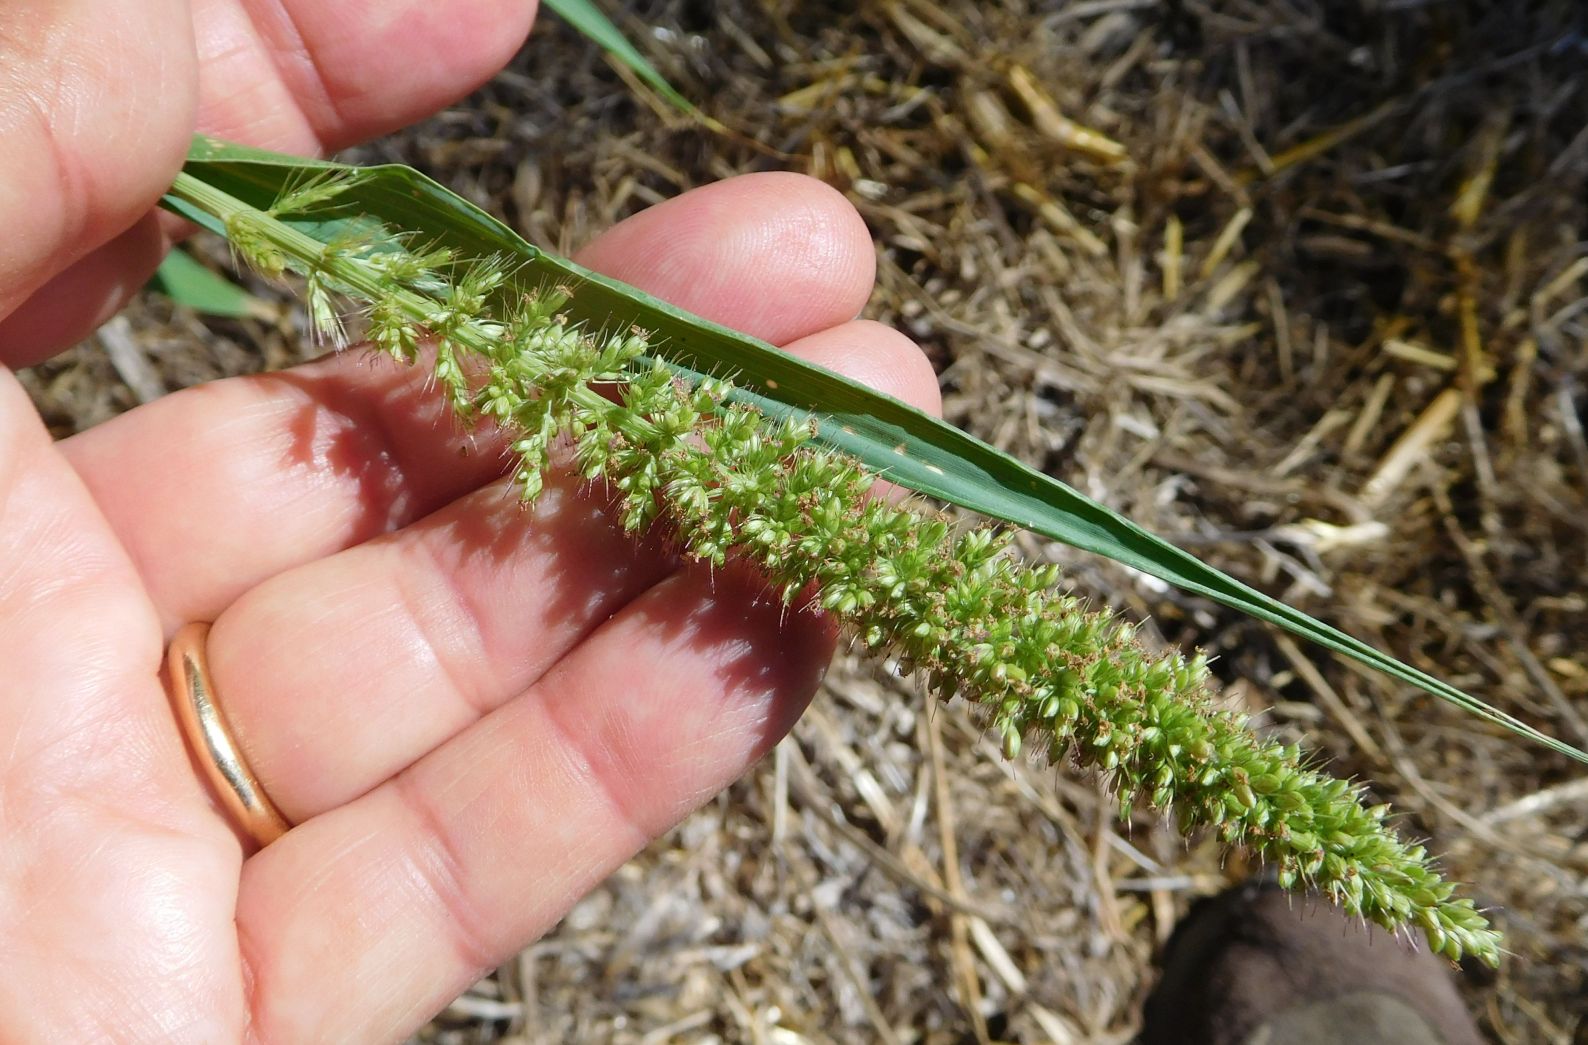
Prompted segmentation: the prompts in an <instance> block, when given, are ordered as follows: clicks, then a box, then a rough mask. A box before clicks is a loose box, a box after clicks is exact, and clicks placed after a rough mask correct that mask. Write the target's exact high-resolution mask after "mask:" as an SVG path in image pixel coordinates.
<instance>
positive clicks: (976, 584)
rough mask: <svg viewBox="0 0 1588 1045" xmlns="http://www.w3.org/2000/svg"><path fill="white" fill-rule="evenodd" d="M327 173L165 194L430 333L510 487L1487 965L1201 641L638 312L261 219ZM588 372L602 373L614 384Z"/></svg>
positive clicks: (444, 385) (1287, 880)
mask: <svg viewBox="0 0 1588 1045" xmlns="http://www.w3.org/2000/svg"><path fill="white" fill-rule="evenodd" d="M336 194H337V183H336V180H335V177H334V176H332V177H330V178H328V179H321V180H319V181H316V182H312V183H309V184H307V185H305V186H302V187H300V188H299V189H298V190H295V191H293V192H289V193H287V194H286V195H285V196H283V198H282V199H281V200H280V201H278V203H277V205H276V206H275V207H274V208H271V209H270V210H260V209H257V208H254V207H251V206H249V205H247V204H245V203H243V202H241V201H239V200H237V199H235V198H233V197H231V196H228V195H227V194H226V193H224V192H222V191H220V190H218V189H215V188H213V187H211V186H208V185H206V184H204V183H203V182H200V181H197V180H195V179H192V178H187V177H186V176H184V180H179V181H178V183H177V185H176V187H175V188H174V189H173V195H174V196H176V197H177V198H179V199H181V200H182V201H184V202H185V203H186V204H187V205H188V206H190V207H194V208H197V209H199V210H201V211H203V212H205V213H207V214H209V215H212V216H213V217H214V218H216V219H217V221H218V222H219V223H221V224H223V225H224V228H225V230H226V234H227V236H228V238H229V239H230V240H231V242H232V244H233V245H234V247H235V248H236V250H237V251H238V253H239V254H240V255H241V256H242V257H244V258H245V259H246V260H248V261H249V262H250V263H251V264H252V265H254V266H255V267H256V268H258V269H260V270H261V271H263V272H266V273H268V274H272V275H279V274H281V273H283V272H285V271H292V272H295V273H297V274H298V275H300V276H302V277H303V278H304V279H305V280H306V286H307V291H306V297H307V298H308V302H309V305H310V308H309V312H310V315H311V317H312V318H313V319H314V321H315V322H316V323H317V324H318V325H319V326H320V327H321V329H322V331H323V332H324V333H327V334H329V335H330V336H333V337H336V336H339V335H340V331H341V326H340V318H339V316H338V314H337V312H336V311H335V310H334V309H333V308H332V307H331V305H330V304H329V301H330V300H331V295H336V296H339V297H343V298H347V299H351V300H352V301H354V302H357V303H359V305H360V306H361V307H362V309H363V311H364V313H365V315H366V316H367V326H368V332H367V333H368V337H369V339H370V340H371V342H372V343H373V344H374V345H376V346H377V347H378V348H379V349H380V350H382V351H384V352H386V353H388V354H390V355H392V356H394V357H396V358H398V359H400V360H403V361H404V362H408V363H414V362H416V361H417V360H419V359H420V358H421V353H420V351H419V348H420V346H421V345H422V344H432V345H433V346H434V370H435V378H436V385H437V387H438V390H439V391H440V392H442V393H444V394H445V395H447V396H448V397H449V399H450V401H451V403H452V406H453V409H454V411H455V412H456V413H457V414H458V415H459V416H460V417H461V418H463V419H465V420H468V421H474V420H478V419H489V420H490V421H493V422H495V423H496V424H498V425H499V426H501V427H502V428H503V429H504V430H506V431H508V432H509V433H511V434H512V438H513V442H512V453H513V454H514V455H515V457H516V459H517V465H516V468H515V470H514V479H515V481H516V483H517V485H518V487H519V490H520V493H521V496H522V497H523V498H524V499H525V500H526V501H533V500H534V499H535V497H536V495H537V494H538V493H539V491H540V489H541V485H542V481H543V479H542V477H543V475H544V474H545V472H546V470H547V469H548V468H549V467H551V455H552V454H553V451H554V450H555V449H556V448H557V447H559V446H562V445H567V446H569V447H571V450H572V455H573V461H574V462H575V467H577V469H578V470H579V472H580V473H581V474H582V475H583V476H584V477H585V478H586V479H588V480H591V481H593V482H601V483H604V484H605V486H606V488H608V489H609V490H611V491H612V493H613V495H614V496H615V497H616V498H617V499H618V502H619V505H620V509H621V518H622V520H623V524H624V525H625V526H626V527H627V528H628V529H630V530H632V531H635V532H640V531H645V530H648V529H650V528H651V527H653V526H658V525H661V526H666V527H668V528H669V531H670V532H671V534H672V535H673V537H674V539H675V541H676V542H677V544H678V546H679V547H680V548H681V549H682V550H683V551H684V552H686V553H687V554H688V555H689V556H691V557H692V558H694V559H696V560H699V561H702V562H706V563H712V564H719V565H720V564H723V563H725V562H727V561H728V559H729V558H742V559H744V560H747V561H749V562H751V563H753V564H754V565H755V566H756V567H757V568H758V569H759V570H760V571H761V572H762V573H763V574H764V575H765V576H766V577H767V578H768V579H769V580H770V582H771V583H772V584H773V585H774V586H775V588H776V589H777V590H778V591H779V592H781V593H782V596H783V598H784V599H785V600H786V601H787V602H789V603H790V604H792V603H794V602H795V601H796V600H802V599H805V598H809V599H810V600H812V601H813V602H814V603H815V604H816V605H818V606H819V607H820V608H821V609H823V610H825V611H827V612H828V613H830V614H832V615H833V616H834V617H835V618H836V619H837V620H839V621H840V622H842V623H843V624H844V625H845V627H846V628H847V629H849V631H850V632H851V633H852V634H853V635H854V636H856V638H857V639H858V640H859V641H860V642H862V643H864V644H865V645H866V646H867V647H868V648H869V649H871V650H873V651H875V652H877V653H879V654H891V655H894V656H897V657H898V658H899V661H900V662H901V663H902V664H903V665H904V666H905V667H906V668H908V669H909V670H912V671H914V672H916V673H918V674H919V676H920V677H921V678H922V679H923V680H924V682H925V684H926V686H927V687H928V688H929V689H930V690H931V691H932V692H933V693H934V694H936V695H937V696H939V697H942V698H944V699H947V698H949V697H951V696H955V695H959V696H963V697H964V698H966V699H967V700H969V701H971V702H973V703H974V704H975V705H976V706H977V707H978V708H979V709H980V710H981V712H982V713H983V715H984V720H985V722H986V725H987V728H988V729H990V730H991V731H993V732H994V733H996V734H997V735H998V736H999V737H1000V738H1001V740H1002V743H1003V749H1004V751H1005V753H1006V754H1007V755H1008V756H1009V757H1015V756H1016V755H1018V754H1019V753H1020V752H1021V751H1022V750H1025V749H1028V748H1029V749H1035V750H1039V751H1040V752H1042V753H1043V754H1044V755H1046V756H1047V757H1049V758H1051V759H1053V760H1055V761H1059V760H1063V759H1065V758H1067V757H1070V756H1073V757H1074V758H1076V759H1077V760H1078V761H1079V762H1081V763H1083V764H1085V765H1087V766H1089V767H1092V768H1094V769H1095V770H1097V771H1099V772H1100V773H1101V774H1102V775H1103V779H1105V780H1106V781H1107V782H1108V783H1109V785H1110V787H1111V788H1112V789H1113V791H1114V792H1115V793H1116V795H1117V796H1118V798H1119V799H1120V800H1121V801H1122V802H1129V801H1137V800H1139V801H1145V802H1148V803H1150V804H1151V805H1153V806H1154V807H1157V808H1160V809H1166V810H1170V811H1172V813H1173V814H1174V815H1175V817H1176V818H1177V820H1178V821H1179V823H1180V825H1181V826H1182V828H1184V829H1190V828H1193V827H1198V826H1201V827H1207V828H1211V829H1212V830H1214V831H1216V832H1217V833H1218V835H1219V837H1220V838H1221V839H1222V840H1223V841H1224V842H1226V843H1228V844H1230V845H1241V846H1246V847H1248V848H1250V849H1251V850H1253V851H1255V852H1256V853H1258V854H1260V855H1261V856H1263V857H1264V858H1265V859H1267V860H1269V861H1271V862H1272V863H1273V864H1275V865H1276V867H1277V870H1278V875H1279V878H1280V881H1281V882H1282V883H1283V884H1285V885H1287V886H1291V887H1300V886H1311V887H1315V888H1317V889H1319V890H1321V891H1322V892H1324V893H1325V894H1326V895H1328V896H1329V897H1331V898H1332V899H1333V900H1334V901H1335V902H1336V903H1338V904H1339V905H1340V906H1341V907H1343V908H1344V909H1345V910H1347V911H1349V912H1352V913H1354V914H1359V915H1361V916H1363V917H1365V918H1369V919H1371V920H1373V921H1375V922H1377V923H1379V924H1381V925H1383V926H1386V927H1388V928H1391V929H1402V928H1412V927H1415V928H1417V929H1420V930H1421V931H1422V932H1423V933H1424V934H1425V935H1426V936H1427V938H1428V940H1429V942H1430V943H1431V945H1432V946H1433V947H1434V948H1435V949H1437V950H1438V951H1440V952H1441V953H1443V954H1445V955H1446V956H1448V957H1450V958H1452V959H1456V958H1460V957H1462V956H1463V955H1468V954H1470V955H1474V956H1476V957H1478V958H1481V959H1483V960H1485V961H1487V962H1489V963H1491V964H1493V963H1495V962H1497V960H1498V955H1499V934H1498V933H1497V932H1496V931H1495V930H1494V929H1492V928H1491V927H1490V926H1489V924H1488V922H1487V920H1486V919H1485V918H1484V916H1483V915H1482V914H1481V913H1479V912H1478V911H1477V910H1476V909H1475V907H1474V906H1473V904H1472V901H1471V900H1469V899H1465V898H1460V897H1457V896H1456V895H1455V890H1454V888H1453V887H1452V886H1451V885H1450V884H1449V883H1447V882H1445V881H1444V880H1442V879H1441V877H1440V876H1439V874H1438V873H1437V871H1435V870H1434V869H1433V867H1432V866H1431V865H1430V862H1429V860H1428V857H1427V854H1426V853H1425V852H1424V850H1423V848H1422V847H1421V846H1418V845H1413V844H1409V843H1407V842H1405V841H1403V840H1402V839H1400V838H1399V837H1397V835H1396V834H1395V833H1394V832H1393V831H1392V830H1390V828H1389V827H1388V826H1387V825H1386V823H1385V816H1386V814H1387V812H1388V810H1387V808H1386V807H1384V806H1377V807H1373V808H1368V807H1366V806H1365V805H1364V804H1363V802H1362V798H1363V795H1362V792H1361V789H1360V788H1359V787H1356V786H1354V785H1351V784H1348V783H1346V782H1344V781H1341V780H1338V779H1334V778H1332V777H1330V776H1328V775H1326V774H1323V773H1321V772H1319V771H1317V770H1315V769H1313V768H1311V767H1309V766H1308V765H1307V764H1306V762H1305V760H1304V759H1303V757H1302V755H1301V753H1300V752H1299V751H1298V750H1297V749H1296V748H1295V747H1294V746H1287V745H1281V744H1278V743H1274V742H1271V741H1267V740H1263V739H1261V738H1259V737H1258V736H1256V735H1254V734H1253V732H1252V731H1251V730H1250V729H1248V728H1247V724H1246V721H1245V719H1244V717H1243V716H1240V715H1236V714H1233V713H1231V712H1228V711H1225V710H1221V709H1219V708H1218V707H1216V706H1215V704H1214V702H1213V699H1212V694H1211V691H1210V689H1209V684H1208V673H1207V670H1206V664H1205V661H1204V659H1203V658H1202V657H1201V656H1195V657H1191V658H1189V659H1188V658H1185V657H1182V656H1181V655H1179V654H1176V653H1170V654H1166V655H1165V654H1155V653H1151V652H1148V651H1147V650H1146V649H1145V648H1144V647H1143V646H1142V645H1141V644H1140V643H1139V642H1138V641H1137V639H1136V637H1135V634H1134V629H1133V628H1132V627H1131V626H1130V625H1129V624H1127V623H1124V622H1121V621H1119V620H1116V619H1113V618H1111V617H1109V616H1108V615H1106V614H1102V613H1098V612H1095V611H1092V610H1089V609H1087V608H1085V607H1084V606H1083V605H1082V604H1081V602H1080V600H1078V599H1077V598H1075V597H1073V596H1071V595H1069V594H1067V593H1066V592H1065V591H1063V590H1062V589H1061V588H1060V587H1059V576H1058V571H1057V568H1056V567H1053V566H1040V567H1031V566H1026V565H1022V564H1021V563H1019V562H1018V561H1017V560H1016V559H1014V558H1013V557H1011V556H1010V555H1009V554H1008V553H1007V551H1006V546H1007V543H1008V538H1007V536H1005V535H1003V534H1000V533H998V532H996V531H994V530H992V529H989V528H985V527H983V528H973V529H961V528H956V527H954V526H952V525H950V523H949V522H948V521H947V520H946V519H945V518H943V517H941V516H939V515H936V514H933V513H929V512H923V511H918V510H913V509H911V508H907V507H900V506H898V505H895V504H891V503H889V502H886V501H883V500H879V499H874V498H871V497H868V496H867V493H868V490H869V489H870V487H871V485H872V483H873V482H874V481H875V479H876V476H875V475H874V474H873V473H871V472H869V471H868V470H867V469H866V468H864V467H863V466H861V465H860V464H858V463H857V462H856V461H854V460H853V459H852V458H850V457H847V456H845V455H843V454H841V453H838V452H835V451H834V450H832V449H831V448H829V447H826V446H823V445H822V444H820V443H818V442H817V441H816V440H815V437H814V436H815V433H814V430H813V428H812V426H811V425H810V424H809V423H808V422H806V421H802V420H797V419H783V420H775V419H772V418H769V417H767V416H765V415H763V414H762V413H760V412H759V411H757V410H756V409H755V408H754V407H752V406H748V405H745V404H743V403H737V402H730V401H729V393H730V391H731V389H732V386H731V385H730V384H729V382H727V381H725V380H723V379H720V378H717V377H709V376H708V377H702V378H701V379H700V380H698V381H694V382H688V381H684V380H681V379H680V378H679V377H678V375H677V374H676V372H675V371H674V370H673V369H672V368H669V367H668V366H666V365H665V364H664V363H662V362H661V361H660V360H658V359H656V358H655V357H654V353H653V352H652V351H651V346H650V343H649V341H648V334H647V332H646V331H644V330H641V329H636V328H628V329H621V330H596V329H591V328H590V327H588V326H580V325H576V324H572V323H570V322H569V321H567V319H566V318H565V317H564V315H563V307H564V305H566V303H567V301H568V295H569V294H576V293H578V289H577V287H546V288H543V289H541V290H540V291H538V292H537V293H534V294H532V295H529V296H527V297H525V298H524V299H522V300H519V301H514V302H512V303H510V304H508V305H505V306H504V305H502V304H501V300H502V298H503V295H501V294H499V293H498V291H499V290H500V289H501V288H502V286H503V285H504V283H505V281H506V279H507V275H508V273H507V272H506V270H505V262H503V261H501V260H499V259H495V258H489V257H486V258H469V257H458V256H455V255H454V254H452V253H451V252H448V251H436V250H426V249H424V247H423V246H422V245H420V244H413V243H409V244H404V243H403V242H402V241H401V240H400V239H399V238H397V237H395V236H393V235H390V234H385V235H372V236H371V237H370V238H368V239H353V240H350V241H345V242H331V243H322V242H320V241H318V240H316V239H314V238H312V237H310V236H308V235H306V234H305V233H303V232H302V231H300V230H298V229H296V228H293V227H290V226H288V225H287V224H285V223H283V222H282V221H280V220H278V218H279V217H281V216H282V215H284V214H289V213H293V212H295V211H301V210H308V209H312V208H314V207H317V206H320V205H323V204H325V203H326V202H327V201H333V200H334V199H335V197H336ZM598 385H603V386H605V385H612V386H616V387H617V388H618V389H619V390H618V392H617V393H616V395H615V398H611V399H609V398H607V397H606V396H603V395H602V394H601V393H600V392H599V391H597V388H596V386H598Z"/></svg>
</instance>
